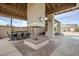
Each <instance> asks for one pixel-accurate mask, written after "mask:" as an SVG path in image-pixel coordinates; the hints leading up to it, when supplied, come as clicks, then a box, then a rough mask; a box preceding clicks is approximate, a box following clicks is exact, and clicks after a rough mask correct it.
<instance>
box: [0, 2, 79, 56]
mask: <svg viewBox="0 0 79 59" xmlns="http://www.w3.org/2000/svg"><path fill="white" fill-rule="evenodd" d="M76 9H79V4H77V3H4V4H0V16H2V17H8V18H10V26H4V27H3V26H2V28H1V26H0V28H1V29H0V30H1V31H0V38H1V40H0V41H1V42H3V43H2V44H1V45H2V46H3V47H1V45H0V49H3V48H4V51H5V52H4V53H3V52H1V53H0V55H14V56H15V55H17V56H18V55H23V56H50V55H62V54H63V53H64V54H63V55H66V54H67V55H79V54H78V53H77V54H76V53H75V54H71V52H70V53H66V54H65V52H61V46H62V47H63V45H62V44H63V43H62V42H64V39H65V38H64V37H63V36H62V35H61V34H62V33H61V22H60V21H58V20H56V19H55V18H54V16H55V15H57V14H60V13H65V12H69V11H72V10H76ZM13 19H16V20H17V19H19V20H25V21H27V26H26V27H14V26H13ZM4 20H5V19H4ZM5 27H7V28H5ZM55 28H56V30H55ZM17 29H18V30H17ZM4 31H5V33H6V34H5V37H4V35H3V34H2V33H4ZM5 42H7V43H5ZM67 42H69V41H66V42H65V43H64V44H66V43H67ZM6 44H8V45H7V46H9V45H10V48H9V47H7V46H6ZM60 45H61V46H60ZM71 45H72V44H71ZM71 45H70V46H71ZM5 46H6V47H5ZM11 47H12V48H13V50H12V49H11ZM58 47H60V48H58ZM5 48H6V50H5ZM57 48H58V49H57ZM8 49H11V51H8V52H7V50H8ZM15 50H16V51H17V52H15ZM56 50H57V51H58V52H57V51H56ZM62 50H63V51H65V49H62ZM1 51H2V50H1ZM13 51H14V52H15V53H14V52H13ZM68 51H70V49H69V50H68ZM76 51H77V50H76ZM72 52H73V51H72Z"/></svg>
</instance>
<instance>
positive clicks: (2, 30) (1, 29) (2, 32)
mask: <svg viewBox="0 0 79 59" xmlns="http://www.w3.org/2000/svg"><path fill="white" fill-rule="evenodd" d="M12 30H13V31H28V28H27V27H22V29H20V27H13V28H12ZM7 32H9V34H10V33H11V27H10V26H0V37H8V35H7Z"/></svg>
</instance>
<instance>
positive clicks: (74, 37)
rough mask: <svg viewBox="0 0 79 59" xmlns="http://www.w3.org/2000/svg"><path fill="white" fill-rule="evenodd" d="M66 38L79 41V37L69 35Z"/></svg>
mask: <svg viewBox="0 0 79 59" xmlns="http://www.w3.org/2000/svg"><path fill="white" fill-rule="evenodd" d="M66 37H67V38H73V39H79V36H75V35H70V36H66Z"/></svg>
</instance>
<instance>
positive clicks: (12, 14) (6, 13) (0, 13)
mask: <svg viewBox="0 0 79 59" xmlns="http://www.w3.org/2000/svg"><path fill="white" fill-rule="evenodd" d="M0 16H6V17H12V18H18V19H27V17H26V16H23V15H21V14H18V13H17V12H15V11H11V10H7V9H5V8H2V7H0Z"/></svg>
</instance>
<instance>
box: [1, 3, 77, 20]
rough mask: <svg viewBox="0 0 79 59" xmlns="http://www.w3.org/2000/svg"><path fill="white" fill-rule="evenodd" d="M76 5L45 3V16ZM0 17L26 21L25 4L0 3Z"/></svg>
mask: <svg viewBox="0 0 79 59" xmlns="http://www.w3.org/2000/svg"><path fill="white" fill-rule="evenodd" d="M75 6H76V3H46V4H45V8H46V9H45V10H46V12H45V13H46V15H48V14H52V13H55V12H58V11H62V10H65V9H68V8H71V7H75ZM0 15H2V16H9V17H12V18H20V19H27V3H3V4H1V3H0Z"/></svg>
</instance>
